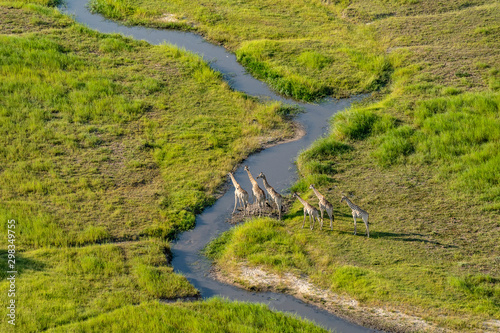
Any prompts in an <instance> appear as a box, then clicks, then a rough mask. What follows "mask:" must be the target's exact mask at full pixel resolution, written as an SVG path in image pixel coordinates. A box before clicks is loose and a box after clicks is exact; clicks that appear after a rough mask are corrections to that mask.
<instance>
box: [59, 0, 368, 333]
mask: <svg viewBox="0 0 500 333" xmlns="http://www.w3.org/2000/svg"><path fill="white" fill-rule="evenodd" d="M61 10H62V11H63V12H65V13H67V14H70V15H72V16H73V17H74V18H75V20H76V21H78V22H80V23H82V24H84V25H86V26H87V27H89V28H91V29H95V30H97V31H99V32H102V33H119V34H122V35H125V36H129V37H133V38H135V39H137V40H145V41H147V42H149V43H151V44H165V43H166V44H172V45H175V46H177V47H180V48H183V49H185V50H187V51H190V52H193V53H196V54H198V55H200V56H202V57H203V59H204V60H205V61H207V62H208V63H209V64H210V67H212V68H213V69H214V70H216V71H219V72H221V73H222V75H223V77H224V79H225V80H226V81H227V82H228V83H229V85H230V86H231V87H232V88H233V89H235V90H239V91H242V92H244V93H246V94H248V95H252V96H258V97H261V98H264V99H269V100H277V101H282V102H285V103H289V104H294V105H298V106H299V107H301V108H302V109H303V111H304V112H303V113H300V114H299V115H298V116H297V117H296V118H295V120H296V121H298V122H299V123H300V124H302V126H303V128H304V129H305V131H306V134H305V135H304V136H303V137H302V138H300V139H299V140H296V141H292V142H287V143H283V144H280V145H276V146H273V147H270V148H267V149H265V150H262V151H260V152H258V153H255V154H253V155H251V156H250V157H248V158H247V159H246V160H245V161H244V163H243V164H242V166H240V167H239V168H238V169H237V171H236V172H235V178H236V180H237V181H238V182H239V183H240V184H241V185H242V187H243V188H245V189H246V190H247V191H248V192H249V193H251V184H250V181H249V180H248V177H247V174H246V172H245V171H244V170H243V165H248V167H249V168H250V171H251V172H252V174H253V175H254V177H256V176H257V175H258V174H259V173H260V172H263V173H264V174H265V175H266V177H267V179H268V181H269V183H270V184H271V185H272V186H273V187H274V188H275V189H276V190H277V191H279V192H281V193H286V191H287V189H288V188H289V187H290V186H291V185H292V184H293V183H294V182H295V181H296V180H297V177H298V176H297V170H296V167H295V165H294V160H295V158H296V157H297V155H298V153H299V152H300V151H301V150H303V149H306V148H307V147H308V146H309V145H310V144H311V143H312V142H313V141H315V140H317V139H318V138H320V137H321V136H323V135H325V134H327V131H328V128H329V119H330V118H331V117H332V115H334V114H335V113H337V112H339V111H342V110H344V109H346V108H347V107H349V106H350V104H351V103H352V102H353V101H355V100H359V99H360V98H361V97H354V98H350V99H342V100H334V99H325V100H324V101H322V102H321V103H316V104H313V103H311V104H308V103H297V102H295V101H293V100H290V99H287V98H285V97H283V96H279V95H277V94H275V93H274V92H273V91H271V90H270V89H269V88H268V86H267V85H266V84H264V83H263V82H261V81H259V80H257V79H255V78H253V77H252V76H251V75H250V74H248V72H247V71H246V70H245V69H244V68H243V67H242V66H241V65H240V64H239V63H238V62H237V61H236V57H235V55H234V54H232V53H230V52H228V51H227V50H226V49H224V48H223V47H221V46H217V45H214V44H211V43H209V42H207V41H206V40H204V39H203V38H202V37H201V36H199V35H196V34H193V33H187V32H181V31H175V30H157V29H151V28H144V27H128V26H124V25H121V24H119V23H116V22H113V21H110V20H107V19H105V18H103V17H102V16H100V15H96V14H92V13H90V12H89V10H88V8H87V5H86V1H82V0H66V1H65V2H64V5H63V6H61ZM261 187H263V186H261ZM228 188H229V190H228V191H227V192H226V193H225V194H224V195H223V196H222V197H221V198H219V199H218V200H217V201H216V203H215V204H214V205H213V206H210V207H207V208H206V209H205V210H204V211H203V213H202V214H200V215H198V216H197V218H196V227H195V228H194V229H193V230H190V231H187V232H184V233H182V234H181V235H180V236H179V237H178V239H177V240H176V241H174V242H173V243H172V252H173V260H172V265H173V267H174V270H175V271H176V272H178V273H181V274H183V275H184V276H185V277H186V278H187V279H188V280H189V282H191V283H192V284H193V285H194V286H195V287H196V288H197V289H199V290H200V292H201V295H202V297H203V298H209V297H214V296H218V297H223V298H227V299H230V300H238V301H245V302H254V303H264V304H267V305H268V306H269V307H270V308H271V309H275V310H278V311H283V312H286V313H291V314H294V315H297V316H299V317H301V318H304V319H308V320H310V321H313V322H315V323H316V324H318V325H319V326H322V327H324V328H327V329H330V330H333V331H336V332H353V333H357V332H376V331H375V330H372V329H368V328H365V327H362V326H359V325H357V324H354V323H351V322H349V321H346V320H344V319H342V318H339V317H337V316H335V315H332V314H331V313H329V312H327V311H325V310H322V309H320V308H318V307H316V306H314V305H311V304H307V303H305V302H303V301H301V300H299V299H297V298H295V297H293V296H290V295H287V294H281V293H274V292H251V291H247V290H244V289H241V288H238V287H235V286H232V285H228V284H225V283H222V282H219V281H217V280H214V279H213V278H211V277H210V274H209V272H210V267H211V261H210V260H208V259H207V258H206V257H204V256H203V255H202V254H201V253H200V251H201V250H202V249H203V248H204V247H205V246H206V244H207V243H208V242H210V241H211V240H212V239H214V238H216V237H217V236H218V235H220V234H221V233H222V232H224V231H226V230H228V229H229V228H231V227H232V226H231V225H230V224H229V223H228V222H227V221H228V219H229V218H230V216H231V212H232V208H233V206H234V191H233V188H232V186H229V187H228Z"/></svg>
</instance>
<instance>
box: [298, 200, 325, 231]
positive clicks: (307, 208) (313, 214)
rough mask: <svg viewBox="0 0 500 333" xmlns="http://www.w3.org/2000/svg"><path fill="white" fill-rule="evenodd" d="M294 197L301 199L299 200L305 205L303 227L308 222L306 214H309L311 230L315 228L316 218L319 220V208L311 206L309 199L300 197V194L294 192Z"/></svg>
mask: <svg viewBox="0 0 500 333" xmlns="http://www.w3.org/2000/svg"><path fill="white" fill-rule="evenodd" d="M292 197H295V198H297V199H299V201H300V202H301V203H302V205H304V223H302V228H304V225H305V224H306V215H309V222H310V223H311V230H313V228H314V218H316V220H318V221H319V216H318V210H317V209H316V208H314V207H313V206H311V205H310V204H309V203H308V202H307V201H305V200H304V199H302V198H301V197H299V195H298V194H297V193H296V192H294V193H293V194H292Z"/></svg>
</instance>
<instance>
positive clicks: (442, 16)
mask: <svg viewBox="0 0 500 333" xmlns="http://www.w3.org/2000/svg"><path fill="white" fill-rule="evenodd" d="M397 3H400V4H401V6H400V7H396V4H397ZM332 6H336V5H334V4H332ZM349 8H350V9H349V10H348V11H347V12H346V16H349V15H350V13H352V14H353V17H354V19H352V20H351V22H355V20H358V21H357V22H358V23H357V24H361V22H362V21H363V20H365V19H366V17H369V19H368V21H369V23H370V24H369V26H370V27H373V29H375V30H374V33H375V34H376V35H377V36H378V38H379V39H380V40H381V41H384V43H385V44H384V45H385V47H386V54H387V59H388V61H389V62H390V64H391V65H392V69H393V72H392V73H391V77H390V85H388V86H387V87H385V88H384V89H383V90H382V91H381V92H380V93H379V94H378V95H376V96H374V97H372V98H371V99H370V100H367V101H364V102H363V103H359V104H357V105H355V106H353V107H352V108H351V110H349V111H348V112H345V113H341V114H339V115H337V116H336V117H335V118H334V119H333V120H332V134H331V135H330V136H328V137H326V138H323V139H321V140H319V141H318V142H316V143H314V144H313V145H312V146H311V147H310V148H309V149H307V150H305V151H304V152H303V153H301V154H300V156H299V157H298V161H297V162H298V163H297V164H298V167H299V170H300V173H301V175H302V177H301V179H300V180H299V182H298V183H297V184H295V185H294V186H293V187H292V190H293V191H298V192H300V193H301V194H302V196H303V197H304V198H305V199H307V200H309V201H310V202H311V203H312V204H314V205H317V199H316V197H315V196H314V194H313V193H312V191H310V190H309V189H308V187H309V184H311V183H314V184H316V187H317V188H318V189H319V191H320V192H322V193H323V194H325V195H326V197H327V198H328V199H329V200H330V201H331V202H332V203H333V205H334V214H335V221H336V222H335V223H334V230H333V231H329V230H328V226H329V221H328V219H326V220H325V228H324V230H323V231H319V230H318V228H315V230H314V231H310V230H309V229H301V226H302V219H303V215H302V205H301V204H300V203H298V202H296V203H295V204H294V205H293V206H292V208H291V210H290V212H289V214H288V215H286V216H285V218H284V225H281V224H279V223H276V222H273V221H271V220H268V219H258V220H254V221H250V222H248V223H246V224H245V225H242V226H240V227H238V228H236V229H235V230H234V231H232V232H229V233H227V234H225V235H224V236H223V237H221V238H219V239H218V240H217V241H215V242H214V243H213V245H211V247H210V248H209V251H208V253H210V254H211V256H212V257H213V258H214V259H215V260H216V262H217V264H218V265H219V266H221V267H223V268H224V269H227V270H232V269H235V267H237V265H238V263H241V262H247V263H248V264H250V265H262V266H265V267H266V268H267V269H269V270H273V271H276V272H285V271H292V272H295V273H296V274H298V275H301V274H305V275H307V276H309V277H310V279H311V280H312V281H313V282H314V283H316V284H317V285H319V286H321V287H323V288H326V289H330V290H332V291H334V292H336V293H340V294H345V295H348V296H351V297H354V298H356V299H357V300H359V301H360V302H362V303H363V304H366V305H369V306H374V307H378V306H389V307H391V308H393V309H398V310H403V311H404V312H406V313H409V314H413V315H417V316H420V317H422V318H424V319H426V320H428V321H430V322H433V323H435V324H437V325H438V326H439V327H445V328H450V329H455V330H457V331H478V330H485V331H488V330H494V329H495V327H497V326H495V325H496V324H492V322H491V321H494V320H496V321H497V323H498V320H500V270H499V267H500V257H499V253H500V245H499V244H500V242H499V240H500V183H499V178H498V174H499V171H500V170H499V165H500V155H499V154H500V132H499V128H500V122H499V119H500V118H499V117H500V91H499V88H500V75H499V69H500V58H499V57H498V54H499V51H500V29H499V27H500V22H499V20H498V17H500V4H499V3H498V2H493V3H484V2H478V3H476V2H467V3H465V2H460V1H444V2H435V3H431V2H423V1H422V2H419V1H412V2H384V3H382V2H377V1H369V2H351V5H350V6H349ZM391 8H392V9H391ZM356 10H357V11H358V14H356ZM361 11H364V14H363V13H361V14H362V15H361V14H359V13H360V12H361ZM384 13H386V14H388V15H383V14H384ZM354 14H356V15H358V17H356V15H354ZM365 14H366V15H367V16H365ZM389 14H390V15H389ZM374 17H377V18H374ZM353 24H354V23H353ZM335 186H336V187H335ZM341 191H343V192H345V193H352V194H353V197H352V198H351V200H352V201H353V202H354V203H356V204H359V205H360V206H361V207H362V208H363V209H365V210H367V211H368V212H369V213H370V222H371V223H370V238H369V239H367V238H366V236H365V227H364V224H363V222H362V221H360V220H359V219H358V235H357V236H353V235H352V233H353V231H354V226H353V220H352V216H351V210H350V209H349V208H348V207H347V205H345V204H344V203H342V204H341V203H340V202H339V201H340V195H341ZM306 226H308V224H307V223H306ZM488 322H489V324H488ZM485 323H486V324H485ZM488 325H490V326H488ZM388 328H390V327H388Z"/></svg>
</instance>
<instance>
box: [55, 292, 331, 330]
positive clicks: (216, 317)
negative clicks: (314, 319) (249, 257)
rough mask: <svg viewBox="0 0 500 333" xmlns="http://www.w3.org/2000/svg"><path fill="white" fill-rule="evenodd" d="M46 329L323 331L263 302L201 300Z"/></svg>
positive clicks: (129, 310) (129, 309)
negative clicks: (261, 303) (271, 308)
mask: <svg viewBox="0 0 500 333" xmlns="http://www.w3.org/2000/svg"><path fill="white" fill-rule="evenodd" d="M49 332H234V333H239V332H327V331H326V330H325V329H322V328H319V327H317V326H315V325H313V324H312V323H310V322H306V321H303V320H299V319H297V318H294V317H292V316H290V315H285V314H282V313H279V312H273V311H270V310H269V309H268V308H267V306H265V305H255V304H248V303H242V302H228V301H226V300H222V299H217V298H212V299H209V300H208V301H205V302H194V303H175V304H171V305H167V304H161V303H158V302H148V303H144V304H141V305H139V306H131V305H128V306H125V307H123V308H121V309H118V310H116V311H113V312H111V313H106V314H102V315H99V316H96V317H94V318H91V319H89V320H86V321H81V322H78V323H74V324H71V325H66V326H61V327H59V328H56V329H53V330H50V331H49Z"/></svg>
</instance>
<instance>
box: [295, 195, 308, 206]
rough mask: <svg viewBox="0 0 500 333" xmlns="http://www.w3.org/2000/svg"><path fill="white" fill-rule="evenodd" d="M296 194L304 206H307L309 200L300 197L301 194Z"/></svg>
mask: <svg viewBox="0 0 500 333" xmlns="http://www.w3.org/2000/svg"><path fill="white" fill-rule="evenodd" d="M295 196H296V197H297V199H299V201H300V203H301V204H302V205H304V207H306V206H307V202H306V201H305V200H304V199H302V198H301V197H299V195H298V194H295Z"/></svg>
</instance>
